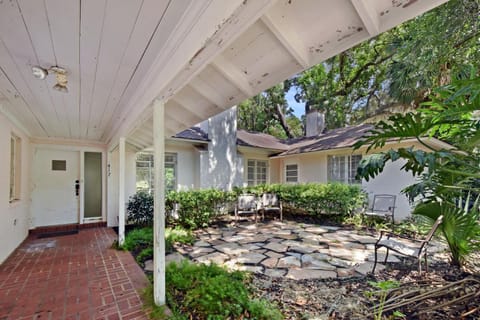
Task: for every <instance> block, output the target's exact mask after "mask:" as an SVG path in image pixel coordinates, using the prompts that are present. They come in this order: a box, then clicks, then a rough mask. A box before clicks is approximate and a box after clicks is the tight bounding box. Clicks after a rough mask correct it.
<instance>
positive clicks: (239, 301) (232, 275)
mask: <svg viewBox="0 0 480 320" xmlns="http://www.w3.org/2000/svg"><path fill="white" fill-rule="evenodd" d="M245 281H246V279H245V274H244V273H241V272H239V271H235V272H228V271H226V270H225V269H223V268H221V267H219V266H217V265H209V266H207V265H204V264H198V265H197V264H193V263H190V262H188V261H184V262H182V263H181V264H179V265H177V264H175V263H171V264H169V265H168V266H167V268H166V283H167V285H166V290H167V291H166V292H167V303H168V305H169V307H170V308H171V309H172V311H173V312H174V313H175V314H176V317H175V318H177V319H181V318H182V317H181V316H184V317H185V319H199V320H202V319H211V320H216V319H218V320H220V319H257V320H267V319H268V320H276V319H283V317H282V314H281V313H280V311H278V309H277V308H276V307H275V306H274V305H272V304H271V303H269V302H267V301H265V300H257V299H251V298H250V296H251V293H250V292H249V290H248V289H247V286H246V284H245Z"/></svg>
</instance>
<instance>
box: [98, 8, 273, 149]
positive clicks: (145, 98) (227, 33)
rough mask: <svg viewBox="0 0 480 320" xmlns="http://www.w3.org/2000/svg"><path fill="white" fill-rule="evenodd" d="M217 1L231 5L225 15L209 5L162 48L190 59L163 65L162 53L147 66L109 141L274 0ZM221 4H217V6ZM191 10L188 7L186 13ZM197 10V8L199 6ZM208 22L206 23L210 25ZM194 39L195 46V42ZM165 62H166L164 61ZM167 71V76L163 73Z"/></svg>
mask: <svg viewBox="0 0 480 320" xmlns="http://www.w3.org/2000/svg"><path fill="white" fill-rule="evenodd" d="M218 2H220V3H231V5H232V7H233V6H234V5H237V3H238V7H236V8H233V10H232V13H231V14H230V15H229V16H225V11H224V8H223V9H222V10H219V11H218V12H217V11H215V10H216V9H215V8H216V7H217V6H215V5H212V6H211V7H212V10H213V11H210V12H209V15H208V16H205V17H202V19H200V20H201V21H200V22H201V23H200V24H198V25H195V26H194V27H193V28H192V29H191V32H189V33H187V35H186V37H185V38H183V39H182V40H183V41H182V42H181V43H175V46H174V47H173V49H172V51H168V50H164V51H166V53H165V54H166V56H168V57H169V59H170V57H171V56H172V54H174V55H176V56H181V55H185V54H188V55H190V57H191V58H190V60H189V61H188V63H187V64H186V65H184V66H182V67H181V68H180V69H178V70H172V71H171V70H170V69H172V68H173V67H172V68H168V69H169V70H163V69H165V68H164V67H165V65H162V64H161V63H160V62H162V63H165V61H161V60H162V59H161V58H163V57H159V59H157V60H158V63H155V64H154V65H153V66H152V67H151V68H149V72H148V74H147V75H146V76H145V77H144V79H143V80H142V84H141V85H140V86H139V88H138V89H137V90H136V92H137V94H134V95H132V97H131V99H130V100H129V101H128V102H127V107H126V108H125V110H124V112H123V113H122V116H121V119H122V120H121V121H118V122H117V123H116V125H115V126H114V128H113V129H112V131H111V132H110V134H109V135H108V136H107V137H105V140H106V141H108V142H109V143H112V141H113V142H114V141H116V140H118V137H120V136H122V135H125V133H126V132H127V133H128V132H131V130H130V129H131V128H132V127H133V126H132V124H135V120H133V119H136V118H137V117H139V116H140V115H141V114H142V112H143V108H145V106H148V105H149V104H150V103H151V101H152V100H154V99H155V98H159V99H162V100H163V101H168V99H169V98H170V97H171V96H173V95H174V94H175V93H177V91H178V90H181V89H182V88H183V87H184V86H185V85H186V84H188V82H189V81H190V80H191V79H192V78H194V77H195V76H196V75H197V74H199V73H200V72H201V71H202V70H203V69H204V67H205V66H206V65H207V64H208V63H209V62H211V61H212V60H213V59H215V57H216V56H217V55H218V54H220V53H221V52H222V51H223V50H225V48H227V47H228V46H229V45H230V44H231V43H232V42H234V41H235V39H236V38H237V37H238V35H240V34H241V33H242V32H243V31H245V30H247V29H248V28H249V27H250V26H251V25H252V24H253V23H254V22H255V21H257V20H258V19H259V18H260V17H261V16H262V15H263V13H264V12H266V11H267V10H268V9H269V8H270V7H271V6H272V5H273V4H274V3H275V2H276V0H255V1H241V2H237V1H231V2H230V1H224V0H221V1H218ZM201 3H203V1H192V5H195V6H198V5H199V4H201ZM218 7H221V6H218ZM191 11H192V10H188V11H187V12H186V14H189V13H190V12H191ZM199 11H200V10H199ZM208 24H210V25H211V26H214V28H210V29H211V31H212V32H211V35H210V36H208V37H207V38H206V39H205V38H202V37H199V35H198V33H199V32H200V31H201V30H203V29H204V28H206V26H207V25H208ZM211 26H210V27H211ZM197 43H198V46H196V44H197ZM195 46H196V49H195V50H196V51H193V52H192V53H190V49H191V48H192V47H195ZM167 65H168V64H167ZM166 75H169V76H170V79H169V78H166V77H165V76H166Z"/></svg>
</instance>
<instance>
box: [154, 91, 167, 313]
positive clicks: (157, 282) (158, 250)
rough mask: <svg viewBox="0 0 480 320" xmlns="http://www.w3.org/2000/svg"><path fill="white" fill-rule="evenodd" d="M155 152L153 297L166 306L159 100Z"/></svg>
mask: <svg viewBox="0 0 480 320" xmlns="http://www.w3.org/2000/svg"><path fill="white" fill-rule="evenodd" d="M153 150H154V156H153V160H154V167H155V185H154V189H155V194H154V211H153V217H154V218H153V221H154V222H153V224H154V232H153V234H154V236H153V296H154V300H155V304H156V305H158V306H161V305H164V304H165V172H164V171H165V104H164V102H163V101H161V100H158V99H157V100H155V101H154V102H153Z"/></svg>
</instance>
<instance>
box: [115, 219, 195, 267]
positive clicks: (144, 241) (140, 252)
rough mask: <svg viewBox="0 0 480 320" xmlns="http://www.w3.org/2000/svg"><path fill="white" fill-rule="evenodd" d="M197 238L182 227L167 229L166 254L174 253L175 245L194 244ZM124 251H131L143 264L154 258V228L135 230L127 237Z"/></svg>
mask: <svg viewBox="0 0 480 320" xmlns="http://www.w3.org/2000/svg"><path fill="white" fill-rule="evenodd" d="M194 241H195V237H194V236H193V234H192V232H191V231H189V230H185V229H183V228H181V227H175V228H173V229H172V228H166V229H165V252H166V253H170V252H172V251H173V244H174V243H185V244H192V243H193V242H194ZM122 248H123V249H124V250H128V251H131V252H132V253H133V254H134V255H135V256H136V260H137V262H140V263H143V262H145V261H146V260H148V259H152V258H153V227H145V228H141V229H133V230H132V231H130V232H128V233H127V235H126V236H125V242H124V244H123V246H122Z"/></svg>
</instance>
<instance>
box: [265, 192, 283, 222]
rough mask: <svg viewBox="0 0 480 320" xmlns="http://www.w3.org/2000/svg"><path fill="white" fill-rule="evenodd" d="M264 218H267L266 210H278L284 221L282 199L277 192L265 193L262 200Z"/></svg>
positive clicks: (281, 219)
mask: <svg viewBox="0 0 480 320" xmlns="http://www.w3.org/2000/svg"><path fill="white" fill-rule="evenodd" d="M260 210H261V211H262V219H265V211H276V212H278V213H279V214H280V221H283V206H282V201H281V200H280V198H279V197H278V196H277V195H276V194H275V193H264V194H263V195H262V198H261V201H260Z"/></svg>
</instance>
